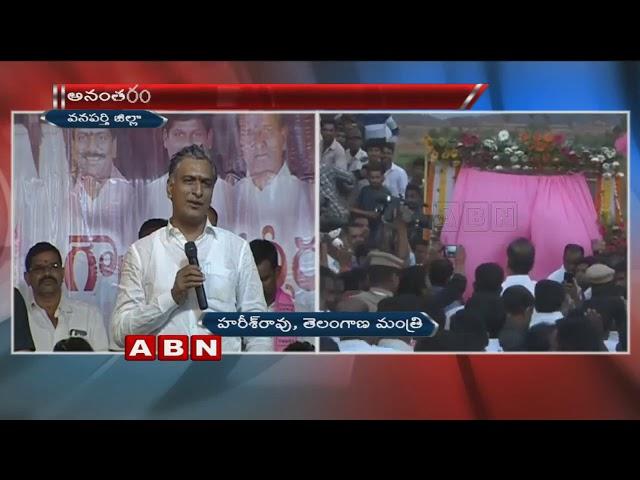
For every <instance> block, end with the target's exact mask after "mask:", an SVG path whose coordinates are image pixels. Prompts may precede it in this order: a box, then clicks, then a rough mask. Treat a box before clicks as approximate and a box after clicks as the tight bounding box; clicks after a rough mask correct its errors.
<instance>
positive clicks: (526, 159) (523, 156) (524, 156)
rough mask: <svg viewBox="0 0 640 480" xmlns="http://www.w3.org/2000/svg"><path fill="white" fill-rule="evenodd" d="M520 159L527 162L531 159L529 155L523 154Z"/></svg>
mask: <svg viewBox="0 0 640 480" xmlns="http://www.w3.org/2000/svg"><path fill="white" fill-rule="evenodd" d="M520 160H522V161H523V162H525V163H526V162H528V161H529V157H528V156H527V155H522V158H521V159H520Z"/></svg>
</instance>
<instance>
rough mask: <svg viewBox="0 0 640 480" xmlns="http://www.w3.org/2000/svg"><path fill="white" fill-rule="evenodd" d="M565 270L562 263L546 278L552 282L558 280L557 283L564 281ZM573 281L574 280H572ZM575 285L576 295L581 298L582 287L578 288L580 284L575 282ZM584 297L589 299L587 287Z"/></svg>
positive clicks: (589, 292)
mask: <svg viewBox="0 0 640 480" xmlns="http://www.w3.org/2000/svg"><path fill="white" fill-rule="evenodd" d="M565 272H566V270H565V269H564V265H563V266H562V267H560V268H559V269H558V270H556V271H555V272H553V273H552V274H551V275H549V276H548V277H547V280H553V281H554V282H558V283H564V274H565ZM574 282H575V280H574ZM576 286H577V287H578V296H579V297H580V298H582V296H583V295H582V288H580V286H579V285H578V284H577V283H576ZM584 299H585V300H590V299H591V288H587V289H586V290H585V291H584Z"/></svg>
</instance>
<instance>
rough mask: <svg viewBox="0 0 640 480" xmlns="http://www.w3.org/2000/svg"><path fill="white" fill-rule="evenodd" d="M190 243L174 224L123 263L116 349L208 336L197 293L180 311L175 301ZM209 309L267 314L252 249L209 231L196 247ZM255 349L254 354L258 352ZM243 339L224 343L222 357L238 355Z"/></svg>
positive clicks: (268, 346)
mask: <svg viewBox="0 0 640 480" xmlns="http://www.w3.org/2000/svg"><path fill="white" fill-rule="evenodd" d="M185 243H186V239H185V237H184V235H183V234H182V232H180V230H178V229H177V228H176V227H174V226H173V225H172V224H171V223H169V225H167V226H166V227H164V228H161V229H159V230H156V231H155V232H154V233H152V234H151V235H149V236H147V237H144V238H142V239H140V240H138V241H137V242H135V243H134V244H133V245H131V247H130V248H129V250H128V251H127V254H126V256H125V259H124V264H123V267H122V278H121V281H120V285H119V293H118V297H117V299H116V306H115V308H114V310H113V317H112V320H111V328H112V332H113V338H114V341H115V343H116V344H117V345H120V346H122V345H124V337H125V336H126V335H132V334H153V335H159V334H178V335H196V334H200V335H202V334H210V333H211V332H210V331H209V330H208V329H207V328H205V327H204V326H201V325H199V322H200V320H201V317H202V314H203V312H202V311H201V310H200V308H199V307H198V301H197V298H196V294H195V289H191V290H190V291H189V294H188V297H187V300H186V301H185V302H184V303H183V304H182V305H180V306H178V305H177V304H176V303H175V301H174V300H173V297H172V296H171V288H172V287H173V284H174V281H175V276H176V273H177V272H178V270H180V269H181V268H183V267H185V266H186V265H187V264H188V261H187V257H186V255H185V253H184V245H185ZM195 244H196V247H197V248H198V260H199V263H200V268H201V269H202V272H203V273H204V275H205V283H204V288H205V292H206V295H207V302H208V304H209V308H208V309H207V311H214V312H239V311H241V312H265V311H266V310H267V305H266V302H265V300H264V293H263V291H262V283H261V282H260V276H259V275H258V269H257V268H256V265H255V262H254V259H253V255H252V253H251V250H250V248H249V244H248V243H247V242H246V241H245V240H244V239H242V238H240V237H238V236H237V235H235V234H233V233H231V232H229V231H227V230H224V229H221V228H216V227H214V226H212V225H211V223H210V222H209V221H208V220H207V225H206V227H205V229H204V232H203V233H202V235H200V237H198V238H197V239H196V241H195ZM254 346H255V347H256V348H254ZM241 348H242V341H241V339H240V338H239V337H223V340H222V351H223V353H224V352H234V351H235V352H239V351H241ZM257 349H260V350H262V351H271V350H273V342H272V341H271V340H270V339H268V341H265V340H264V339H262V340H261V339H256V338H248V339H247V350H248V351H256V350H257Z"/></svg>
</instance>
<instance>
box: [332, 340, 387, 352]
mask: <svg viewBox="0 0 640 480" xmlns="http://www.w3.org/2000/svg"><path fill="white" fill-rule="evenodd" d="M338 348H339V349H340V351H341V352H348V353H398V351H397V350H394V349H392V348H388V347H380V346H378V345H369V344H368V343H367V342H365V341H364V340H360V339H350V340H341V341H340V342H339V343H338Z"/></svg>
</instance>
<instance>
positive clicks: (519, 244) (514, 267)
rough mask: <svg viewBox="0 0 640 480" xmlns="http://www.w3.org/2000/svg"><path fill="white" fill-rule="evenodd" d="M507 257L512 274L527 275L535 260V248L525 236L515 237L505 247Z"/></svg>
mask: <svg viewBox="0 0 640 480" xmlns="http://www.w3.org/2000/svg"><path fill="white" fill-rule="evenodd" d="M507 258H508V265H509V268H510V269H511V271H512V272H513V274H514V275H528V274H529V272H530V271H531V269H532V268H533V263H534V262H535V258H536V249H535V247H534V246H533V244H532V243H531V242H530V241H529V240H527V239H526V238H522V237H521V238H517V239H516V240H514V241H513V242H511V243H510V244H509V247H507Z"/></svg>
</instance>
